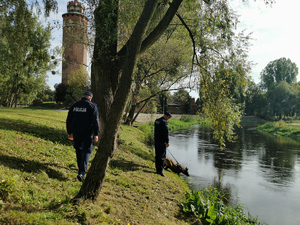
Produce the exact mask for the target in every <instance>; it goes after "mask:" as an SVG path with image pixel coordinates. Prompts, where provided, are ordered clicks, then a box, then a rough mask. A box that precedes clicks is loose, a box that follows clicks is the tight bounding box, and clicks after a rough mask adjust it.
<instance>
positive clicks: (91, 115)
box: [66, 91, 100, 182]
mask: <svg viewBox="0 0 300 225" xmlns="http://www.w3.org/2000/svg"><path fill="white" fill-rule="evenodd" d="M92 98H93V94H92V93H91V92H89V91H87V92H85V93H84V94H83V96H82V98H81V100H80V101H78V102H76V103H74V104H73V105H72V106H71V108H70V109H69V112H68V117H67V121H66V125H67V132H68V139H69V140H73V141H74V148H75V150H76V158H77V165H78V175H77V179H78V180H79V181H81V182H83V181H84V176H85V174H86V169H87V165H88V162H89V159H90V155H91V153H92V149H93V141H94V142H98V136H99V132H100V125H99V117H98V116H99V112H98V108H97V105H96V104H94V103H92V102H91V100H92Z"/></svg>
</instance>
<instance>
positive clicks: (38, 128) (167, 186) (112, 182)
mask: <svg viewBox="0 0 300 225" xmlns="http://www.w3.org/2000/svg"><path fill="white" fill-rule="evenodd" d="M66 116H67V112H66V111H52V110H33V109H5V108H1V109H0V215H1V216H0V224H125V225H128V224H131V225H132V224H150V225H151V224H200V220H199V219H197V218H196V217H195V216H192V215H194V213H196V212H195V211H191V210H190V209H189V208H188V207H186V209H185V213H184V212H183V210H182V208H181V203H184V204H185V206H191V205H192V204H190V203H188V201H191V199H193V197H191V196H193V195H191V196H189V198H187V197H186V198H185V193H186V192H187V193H189V187H188V185H187V184H186V183H185V182H184V181H183V180H182V179H181V178H180V177H179V176H177V175H175V174H174V173H172V172H169V171H166V172H165V173H166V177H161V176H158V175H157V174H155V168H154V163H153V162H154V154H153V151H152V148H151V147H149V146H148V145H146V144H145V143H146V142H149V141H151V135H150V134H151V133H152V132H151V129H152V128H151V125H147V124H145V125H144V124H143V125H141V124H137V125H140V127H141V128H140V129H137V128H135V127H128V126H122V127H121V129H120V138H119V149H118V151H116V153H115V155H114V156H113V159H112V160H111V162H110V165H109V168H108V171H107V174H106V179H105V182H104V186H103V188H102V190H101V193H100V196H99V198H98V200H97V201H96V202H90V201H86V202H84V203H83V204H82V205H77V206H74V205H72V204H71V199H72V197H73V196H74V195H76V193H77V192H78V190H79V188H80V185H81V183H79V182H78V181H77V179H76V173H77V165H76V159H75V157H76V156H75V152H74V149H73V147H72V142H70V141H68V140H67V135H66V131H65V119H66ZM184 120H186V121H184ZM193 123H196V122H195V120H190V119H189V118H188V117H187V118H183V119H182V120H173V121H172V120H170V123H169V124H170V129H171V130H172V129H177V128H178V127H179V126H180V127H181V128H183V127H184V126H188V124H189V125H190V124H193ZM145 133H146V134H147V133H148V135H146V134H145ZM96 151H97V148H96V147H95V149H94V151H93V155H92V157H91V160H92V159H93V156H94V154H95V152H96ZM197 196H201V194H200V195H197ZM207 196H208V197H207ZM209 196H210V195H205V196H204V195H203V196H202V197H201V199H202V200H203V201H205V202H210V201H209V199H210V197H209ZM211 196H212V197H213V196H216V193H215V192H212V195H211ZM204 197H205V198H204ZM214 198H216V197H214ZM211 202H212V201H211ZM193 204H194V207H198V206H197V202H194V203H193ZM210 204H211V203H210ZM216 204H217V203H216ZM218 206H220V204H218ZM205 207H206V208H205ZM205 207H204V208H203V209H204V210H205V211H206V212H204V214H203V215H205V214H206V216H207V214H208V212H209V210H208V209H209V208H211V205H206V206H205ZM222 207H223V206H222ZM222 207H221V206H220V209H221V208H222ZM224 207H225V206H224ZM198 208H199V207H198ZM215 208H216V207H215ZM220 209H219V212H223V211H221V210H220ZM238 210H239V209H238ZM213 212H217V211H216V210H214V211H213ZM239 212H240V214H243V213H242V211H239ZM210 215H212V216H215V214H212V212H211V213H210ZM232 215H233V214H232ZM212 219H213V218H212ZM202 222H203V224H205V222H204V220H202ZM234 222H236V220H234ZM243 224H246V223H243Z"/></svg>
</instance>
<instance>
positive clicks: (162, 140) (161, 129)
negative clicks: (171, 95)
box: [154, 117, 169, 145]
mask: <svg viewBox="0 0 300 225" xmlns="http://www.w3.org/2000/svg"><path fill="white" fill-rule="evenodd" d="M154 142H155V145H162V144H168V143H169V128H168V122H167V121H166V120H165V118H164V117H161V118H159V119H156V120H155V123H154Z"/></svg>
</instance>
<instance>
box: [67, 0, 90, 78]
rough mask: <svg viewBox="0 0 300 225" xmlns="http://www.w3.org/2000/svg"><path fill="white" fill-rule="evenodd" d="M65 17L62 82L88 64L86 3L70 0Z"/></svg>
mask: <svg viewBox="0 0 300 225" xmlns="http://www.w3.org/2000/svg"><path fill="white" fill-rule="evenodd" d="M67 9H68V12H67V13H64V14H63V15H62V17H63V47H64V53H63V63H62V83H64V84H66V83H68V80H69V78H70V76H72V74H73V72H75V71H77V70H79V69H80V67H81V66H82V65H84V66H87V25H88V18H87V17H86V16H84V10H85V8H84V5H83V4H81V3H80V2H78V1H77V0H74V1H70V2H68V6H67Z"/></svg>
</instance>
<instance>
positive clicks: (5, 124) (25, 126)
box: [0, 119, 72, 145]
mask: <svg viewBox="0 0 300 225" xmlns="http://www.w3.org/2000/svg"><path fill="white" fill-rule="evenodd" d="M0 129H4V130H14V131H18V132H22V133H27V134H30V135H33V136H35V137H39V138H42V139H45V140H49V141H52V142H53V143H59V144H63V145H72V143H71V142H70V141H69V140H68V138H67V132H66V131H65V130H60V129H55V128H51V127H48V126H44V125H36V124H32V123H28V122H26V121H23V120H8V119H0Z"/></svg>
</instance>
